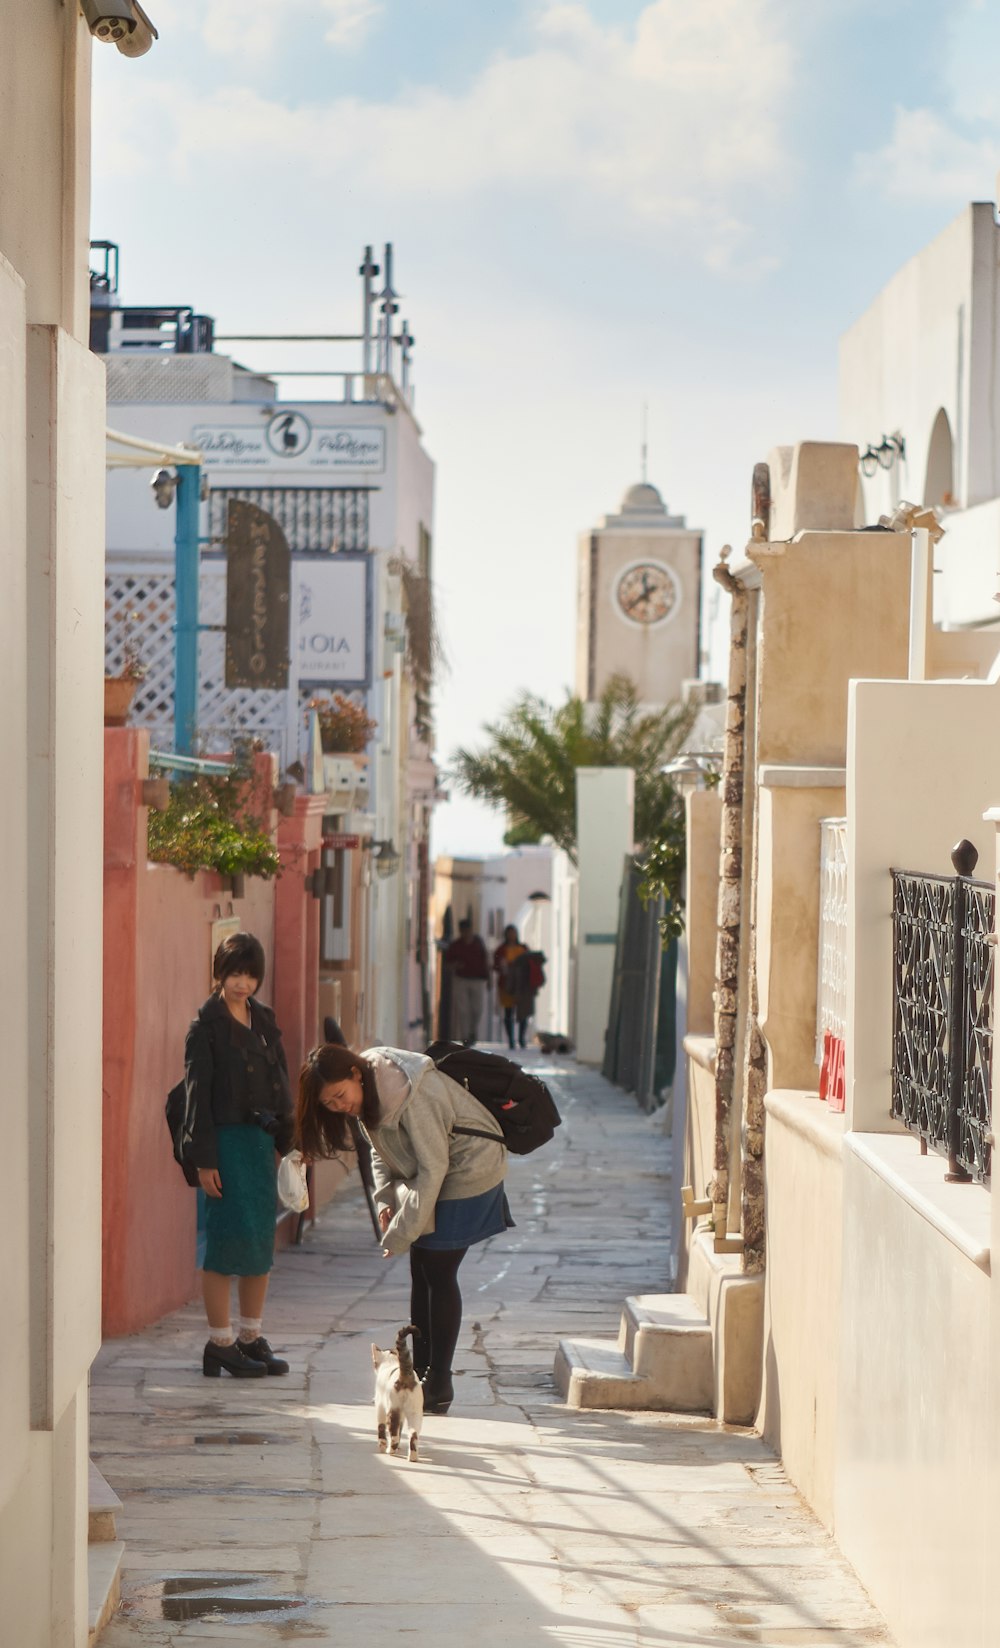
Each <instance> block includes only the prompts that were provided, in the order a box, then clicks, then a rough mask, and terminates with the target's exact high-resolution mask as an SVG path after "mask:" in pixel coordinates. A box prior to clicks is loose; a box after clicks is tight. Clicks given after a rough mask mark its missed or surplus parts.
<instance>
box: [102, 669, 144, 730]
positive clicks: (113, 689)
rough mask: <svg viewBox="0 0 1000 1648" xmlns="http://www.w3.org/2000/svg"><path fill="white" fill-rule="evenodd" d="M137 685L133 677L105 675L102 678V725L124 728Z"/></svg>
mask: <svg viewBox="0 0 1000 1648" xmlns="http://www.w3.org/2000/svg"><path fill="white" fill-rule="evenodd" d="M138 685H139V682H138V680H137V678H136V677H135V676H134V675H106V676H105V677H104V725H105V726H106V727H124V726H125V725H126V723H127V721H128V712H129V710H130V709H131V707H132V700H133V698H134V697H135V689H136V687H137V686H138Z"/></svg>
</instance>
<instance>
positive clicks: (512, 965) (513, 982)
mask: <svg viewBox="0 0 1000 1648" xmlns="http://www.w3.org/2000/svg"><path fill="white" fill-rule="evenodd" d="M527 954H528V949H527V946H526V945H524V944H522V943H521V940H520V939H519V938H518V936H517V928H516V927H515V926H514V925H513V924H511V925H509V926H507V927H505V928H504V930H503V942H502V943H500V944H498V945H497V947H496V950H495V951H494V953H493V971H494V972H495V973H496V976H497V998H498V1000H499V1002H500V1010H501V1012H502V1013H503V1027H504V1030H505V1031H506V1034H507V1044H508V1046H509V1047H510V1049H511V1051H512V1052H513V1051H514V1049H515V1048H516V1047H517V1046H518V1044H519V1045H520V1046H521V1047H525V1046H526V1045H527V1038H528V1020H529V1019H530V1017H531V1012H532V1008H533V1007H534V1001H535V998H534V995H533V994H531V993H530V992H529V991H527V990H526V989H525V979H524V976H523V975H524V969H523V968H522V967H520V966H519V963H520V961H521V958H522V957H524V956H527ZM515 1021H516V1023H517V1041H515V1039H514V1024H515Z"/></svg>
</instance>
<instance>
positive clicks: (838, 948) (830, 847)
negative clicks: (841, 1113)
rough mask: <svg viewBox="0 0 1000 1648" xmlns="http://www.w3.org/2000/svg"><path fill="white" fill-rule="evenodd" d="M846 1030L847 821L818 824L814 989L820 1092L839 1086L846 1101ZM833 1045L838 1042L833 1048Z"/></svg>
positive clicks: (840, 819) (824, 1094)
mask: <svg viewBox="0 0 1000 1648" xmlns="http://www.w3.org/2000/svg"><path fill="white" fill-rule="evenodd" d="M846 1032H847V820H846V818H823V819H821V820H820V871H819V968H818V978H817V985H816V1063H817V1064H818V1065H819V1067H820V1069H821V1071H822V1072H823V1077H824V1083H823V1084H821V1091H822V1092H823V1096H824V1097H831V1098H832V1097H833V1095H832V1093H831V1092H829V1091H828V1090H827V1089H828V1088H829V1087H830V1084H831V1076H832V1077H833V1078H834V1079H833V1085H834V1086H837V1076H836V1069H835V1068H833V1069H832V1068H831V1066H832V1065H833V1066H836V1065H837V1062H838V1060H839V1091H838V1093H837V1095H836V1097H837V1098H838V1099H839V1100H840V1101H842V1098H843V1049H844V1041H845V1036H846ZM831 1044H834V1045H833V1046H832V1045H831Z"/></svg>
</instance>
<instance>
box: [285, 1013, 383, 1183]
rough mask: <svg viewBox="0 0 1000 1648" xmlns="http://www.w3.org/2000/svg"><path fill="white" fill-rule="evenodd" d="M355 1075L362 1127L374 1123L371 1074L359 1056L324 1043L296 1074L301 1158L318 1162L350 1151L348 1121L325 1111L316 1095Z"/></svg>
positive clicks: (375, 1110) (374, 1095) (337, 1113)
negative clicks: (329, 1086)
mask: <svg viewBox="0 0 1000 1648" xmlns="http://www.w3.org/2000/svg"><path fill="white" fill-rule="evenodd" d="M355 1075H358V1076H360V1077H361V1092H362V1101H361V1120H362V1121H363V1122H365V1123H366V1124H371V1123H374V1122H377V1121H378V1114H379V1103H378V1088H377V1087H376V1085H375V1072H374V1070H373V1069H372V1067H371V1065H370V1064H369V1063H368V1060H367V1059H366V1058H364V1057H363V1055H362V1054H360V1053H352V1052H351V1049H350V1048H349V1047H338V1046H336V1045H335V1044H334V1043H333V1042H324V1043H323V1045H322V1046H321V1047H314V1048H313V1050H312V1052H311V1053H310V1054H309V1055H308V1056H307V1058H306V1062H305V1064H304V1065H303V1066H302V1069H301V1070H300V1072H299V1091H298V1097H297V1099H296V1104H295V1138H296V1143H297V1145H298V1147H299V1149H300V1150H301V1151H302V1154H303V1155H304V1156H307V1157H309V1158H311V1159H312V1160H313V1161H318V1160H319V1159H321V1158H322V1157H324V1156H334V1155H336V1154H337V1153H338V1152H339V1151H342V1150H353V1149H354V1140H353V1137H352V1135H351V1127H350V1122H351V1118H350V1117H349V1116H345V1115H344V1114H343V1112H341V1111H336V1110H328V1109H327V1108H326V1105H325V1104H321V1103H320V1094H321V1093H322V1091H323V1089H324V1087H326V1086H327V1084H328V1083H329V1082H342V1081H349V1080H350V1078H351V1077H352V1076H355Z"/></svg>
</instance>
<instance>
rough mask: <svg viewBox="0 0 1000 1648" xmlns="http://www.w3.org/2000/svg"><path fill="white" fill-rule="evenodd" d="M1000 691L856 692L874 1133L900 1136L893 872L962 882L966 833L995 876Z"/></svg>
mask: <svg viewBox="0 0 1000 1648" xmlns="http://www.w3.org/2000/svg"><path fill="white" fill-rule="evenodd" d="M998 716H1000V684H989V683H986V682H981V681H969V682H954V681H949V682H940V681H930V682H923V681H921V682H910V683H907V682H904V681H856V682H853V683H852V686H851V728H852V732H851V740H852V743H851V756H850V758H849V759H850V763H851V765H850V774H849V780H848V807H847V828H848V835H847V861H848V880H847V893H848V901H849V904H850V906H851V913H850V915H849V929H850V933H851V950H850V952H849V955H848V969H847V981H848V998H847V1014H848V1022H849V1023H850V1024H851V1025H852V1026H853V1035H852V1036H851V1037H849V1038H848V1044H847V1113H848V1117H849V1118H850V1125H851V1126H852V1127H854V1128H856V1129H857V1130H859V1131H864V1132H887V1131H891V1130H892V1129H893V1128H894V1127H895V1126H896V1124H895V1123H894V1122H893V1121H892V1120H891V1118H890V1115H889V1105H890V1060H891V1053H892V1046H891V1038H892V1031H891V1026H892V920H891V916H892V883H891V879H890V875H889V870H890V868H896V869H901V870H922V871H925V872H927V873H929V874H932V875H951V874H952V873H953V872H952V865H951V859H950V856H949V855H950V852H951V849H952V847H953V846H954V845H955V843H956V842H957V841H960V840H961V839H962V837H963V836H967V837H968V838H969V840H970V841H972V842H973V843H974V844H975V846H976V847H978V849H979V852H980V855H981V857H982V858H983V861H984V862H983V865H982V866H981V867H980V868H979V870H978V874H980V875H983V874H985V875H986V876H987V878H988V877H989V875H990V873H991V867H992V866H991V855H992V851H993V829H992V826H991V825H987V824H984V822H983V813H984V812H985V811H986V809H987V808H988V807H990V806H992V805H994V804H995V803H996V801H997V798H998V797H1000V740H998V738H997V726H998V724H1000V722H998Z"/></svg>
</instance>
